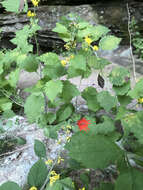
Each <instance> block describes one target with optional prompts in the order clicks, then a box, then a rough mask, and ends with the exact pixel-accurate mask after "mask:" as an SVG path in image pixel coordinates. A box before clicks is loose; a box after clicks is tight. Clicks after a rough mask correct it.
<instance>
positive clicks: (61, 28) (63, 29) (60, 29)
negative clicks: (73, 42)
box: [52, 23, 68, 33]
mask: <svg viewBox="0 0 143 190" xmlns="http://www.w3.org/2000/svg"><path fill="white" fill-rule="evenodd" d="M52 31H53V32H57V33H68V30H67V28H66V27H65V26H64V25H62V24H60V23H56V27H55V28H54V29H53V30H52Z"/></svg>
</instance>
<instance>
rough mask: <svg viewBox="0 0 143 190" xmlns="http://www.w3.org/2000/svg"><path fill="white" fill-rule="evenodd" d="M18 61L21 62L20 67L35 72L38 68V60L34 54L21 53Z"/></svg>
mask: <svg viewBox="0 0 143 190" xmlns="http://www.w3.org/2000/svg"><path fill="white" fill-rule="evenodd" d="M17 62H18V63H19V67H20V68H21V69H24V70H25V71H28V72H35V71H37V69H38V61H37V59H36V56H34V55H29V56H27V55H25V54H23V55H20V57H18V59H17Z"/></svg>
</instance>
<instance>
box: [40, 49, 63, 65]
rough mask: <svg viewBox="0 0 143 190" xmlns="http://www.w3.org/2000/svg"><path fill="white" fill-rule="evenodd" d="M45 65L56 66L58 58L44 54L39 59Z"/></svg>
mask: <svg viewBox="0 0 143 190" xmlns="http://www.w3.org/2000/svg"><path fill="white" fill-rule="evenodd" d="M38 59H39V60H40V61H42V62H44V64H45V65H53V66H54V65H57V64H59V63H60V60H59V57H58V55H57V54H56V53H51V52H50V53H44V54H42V55H41V56H40V57H39V58H38Z"/></svg>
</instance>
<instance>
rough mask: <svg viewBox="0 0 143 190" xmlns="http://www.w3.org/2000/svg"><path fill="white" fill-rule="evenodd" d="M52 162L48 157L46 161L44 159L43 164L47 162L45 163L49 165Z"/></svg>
mask: <svg viewBox="0 0 143 190" xmlns="http://www.w3.org/2000/svg"><path fill="white" fill-rule="evenodd" d="M52 163H53V160H51V159H48V160H47V161H45V164H47V165H51V164H52Z"/></svg>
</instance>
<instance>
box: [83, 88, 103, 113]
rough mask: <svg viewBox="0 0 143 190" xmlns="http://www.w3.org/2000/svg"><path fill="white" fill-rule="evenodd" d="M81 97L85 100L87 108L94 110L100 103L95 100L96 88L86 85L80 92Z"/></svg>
mask: <svg viewBox="0 0 143 190" xmlns="http://www.w3.org/2000/svg"><path fill="white" fill-rule="evenodd" d="M82 97H83V98H84V99H85V100H86V102H87V105H88V109H89V110H92V111H94V112H96V111H97V110H98V109H99V108H100V105H99V103H98V101H97V91H96V88H93V87H88V88H86V89H84V91H83V92H82Z"/></svg>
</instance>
